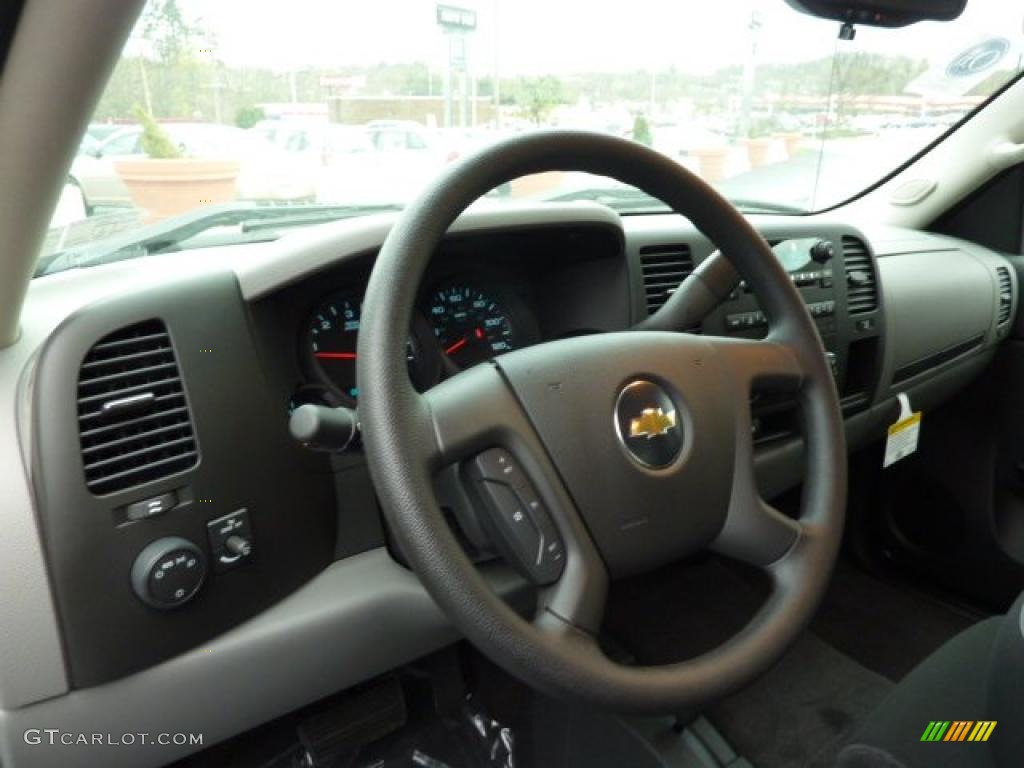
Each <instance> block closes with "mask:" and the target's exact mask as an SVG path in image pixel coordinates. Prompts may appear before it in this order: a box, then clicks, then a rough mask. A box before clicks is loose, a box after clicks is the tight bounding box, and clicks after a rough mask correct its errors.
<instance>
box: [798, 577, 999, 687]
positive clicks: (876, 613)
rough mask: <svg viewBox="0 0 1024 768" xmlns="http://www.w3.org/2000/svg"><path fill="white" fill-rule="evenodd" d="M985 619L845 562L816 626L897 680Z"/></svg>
mask: <svg viewBox="0 0 1024 768" xmlns="http://www.w3.org/2000/svg"><path fill="white" fill-rule="evenodd" d="M981 618H984V617H982V616H979V615H975V614H971V613H969V612H967V611H964V610H961V609H958V608H956V607H953V606H950V605H947V604H945V603H942V602H940V601H938V600H937V599H933V598H932V597H930V596H928V595H925V594H922V593H920V592H917V591H915V590H913V589H912V588H910V587H906V586H903V585H901V584H894V583H890V582H888V581H882V580H880V579H878V578H876V577H874V576H871V575H870V574H868V573H866V572H864V571H863V570H861V569H860V568H858V567H856V566H854V565H852V564H848V563H840V564H839V565H838V566H837V568H836V571H835V573H834V574H833V576H832V583H831V585H830V586H829V590H828V592H827V593H826V595H825V599H824V600H823V601H822V604H821V607H820V608H819V609H818V613H817V615H816V616H815V619H814V622H813V623H812V624H811V629H812V631H813V632H814V633H815V634H817V635H818V636H819V637H821V638H822V639H823V640H825V641H826V642H828V643H829V644H830V645H832V646H834V647H835V648H837V649H838V650H840V651H842V652H843V653H845V654H846V655H848V656H850V657H852V658H853V659H855V660H856V661H858V662H859V663H861V664H863V665H864V666H865V667H867V668H868V669H870V670H872V671H874V672H877V673H878V674H880V675H884V676H885V677H887V678H889V679H890V680H895V681H898V680H902V679H903V678H904V677H905V676H906V674H907V673H908V672H910V670H912V669H913V668H914V667H916V666H917V665H918V664H919V663H920V662H921V661H922V660H924V659H925V658H927V657H928V656H930V655H931V654H932V653H933V652H934V651H935V650H936V649H938V648H939V646H941V645H942V644H943V643H945V642H946V641H947V640H950V639H951V638H952V637H953V636H954V635H957V634H959V633H960V632H962V631H963V630H965V629H967V628H968V627H969V626H971V625H972V624H974V623H975V622H977V621H978V620H979V619H981Z"/></svg>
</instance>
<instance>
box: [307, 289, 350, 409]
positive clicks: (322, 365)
mask: <svg viewBox="0 0 1024 768" xmlns="http://www.w3.org/2000/svg"><path fill="white" fill-rule="evenodd" d="M359 315H360V306H359V303H358V300H357V299H356V298H354V297H352V296H345V295H339V296H335V297H333V298H331V299H328V300H327V301H325V302H323V303H322V304H321V305H320V306H319V307H318V308H317V310H316V312H315V313H314V314H313V319H312V322H311V324H310V326H311V327H310V330H309V346H310V351H311V352H312V353H313V360H314V362H315V365H316V367H317V369H318V371H319V372H320V373H321V374H322V376H323V377H324V378H325V379H327V382H326V383H329V384H333V385H334V387H335V388H337V390H339V391H340V392H341V393H342V394H344V395H347V396H348V397H350V398H352V399H353V400H355V399H357V398H358V397H359V390H358V389H357V388H356V341H357V339H358V337H359Z"/></svg>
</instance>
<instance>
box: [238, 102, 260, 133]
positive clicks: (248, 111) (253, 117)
mask: <svg viewBox="0 0 1024 768" xmlns="http://www.w3.org/2000/svg"><path fill="white" fill-rule="evenodd" d="M266 116H267V115H266V113H265V112H264V111H263V110H262V109H261V108H260V107H254V106H252V105H249V106H245V107H239V108H238V110H237V111H236V112H235V125H237V126H238V127H239V128H252V127H253V126H254V125H256V123H258V122H259V121H260V120H262V119H263V118H265V117H266Z"/></svg>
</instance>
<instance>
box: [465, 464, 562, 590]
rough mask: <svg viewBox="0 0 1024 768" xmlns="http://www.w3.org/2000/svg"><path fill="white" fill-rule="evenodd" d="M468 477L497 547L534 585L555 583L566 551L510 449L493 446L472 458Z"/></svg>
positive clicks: (485, 525) (544, 508) (537, 495)
mask: <svg viewBox="0 0 1024 768" xmlns="http://www.w3.org/2000/svg"><path fill="white" fill-rule="evenodd" d="M470 474H471V475H472V485H473V487H474V488H475V490H476V491H477V495H478V496H479V497H480V500H481V502H482V504H483V507H484V509H485V510H486V514H485V515H483V517H484V521H483V522H484V528H485V529H486V530H487V532H488V533H489V534H490V536H491V538H492V540H493V543H494V544H495V546H497V547H498V549H499V550H500V551H501V553H502V554H503V555H504V556H505V558H506V559H507V560H508V561H509V562H510V563H512V564H513V565H514V566H516V567H518V568H519V570H520V571H522V572H523V574H524V575H525V576H526V577H527V578H529V579H530V580H531V581H533V582H534V583H535V584H550V583H552V582H554V581H556V580H557V579H558V577H559V576H561V575H562V569H563V568H564V566H565V547H564V545H563V544H562V540H561V538H560V537H559V535H558V530H557V529H556V528H555V524H554V522H553V521H552V519H551V515H550V514H549V513H548V509H547V507H546V506H545V505H544V503H543V502H542V501H541V499H540V495H539V494H538V493H537V491H536V489H535V488H534V487H533V484H532V483H531V482H530V481H529V479H528V478H527V477H526V475H525V474H524V473H523V471H522V469H521V468H520V467H519V464H518V462H516V461H515V459H514V458H513V457H512V455H511V454H510V453H509V452H508V451H506V450H503V449H501V448H493V449H491V450H489V451H485V452H484V453H482V454H480V455H479V456H477V457H476V459H475V461H473V462H472V464H471V465H470Z"/></svg>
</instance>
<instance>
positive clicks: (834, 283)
mask: <svg viewBox="0 0 1024 768" xmlns="http://www.w3.org/2000/svg"><path fill="white" fill-rule="evenodd" d="M766 234H767V236H768V243H769V245H771V246H772V251H773V252H774V254H775V256H776V258H778V260H779V261H780V263H781V264H782V266H783V267H785V269H786V271H787V272H788V273H789V275H790V278H791V279H792V281H793V284H794V285H795V286H796V288H797V290H798V291H799V292H800V295H801V297H802V298H803V300H804V303H805V304H806V305H807V311H808V312H809V314H810V315H811V317H812V318H813V319H814V323H815V326H816V327H817V329H818V333H819V334H820V335H821V340H822V342H823V344H824V346H825V350H826V353H827V354H828V358H829V363H830V365H831V367H832V373H833V375H834V376H835V379H836V385H837V387H838V389H839V394H840V398H841V401H842V407H843V411H844V413H845V414H847V415H849V414H852V413H856V412H857V411H859V410H862V409H864V408H866V407H867V406H868V404H869V401H870V393H871V392H872V391H873V388H874V386H875V384H876V382H877V377H878V373H879V370H880V362H881V360H880V333H881V328H882V323H881V311H882V308H881V304H880V298H879V290H878V270H877V267H876V264H875V260H874V257H873V255H872V254H871V252H870V250H869V249H868V246H867V245H866V242H865V241H864V240H863V239H862V238H860V237H859V236H857V235H855V234H853V233H849V232H844V231H831V230H829V229H828V228H823V229H822V230H820V231H817V232H808V233H803V232H796V233H793V234H792V235H789V236H787V235H784V234H781V233H780V234H779V235H777V236H774V235H773V234H770V233H766ZM701 332H702V333H706V334H710V335H716V336H739V337H744V338H763V337H765V336H766V335H767V333H768V318H767V317H766V316H765V313H764V312H763V311H762V310H761V308H760V306H759V304H758V301H757V297H756V296H755V295H754V294H753V293H752V292H751V290H750V289H749V288H748V287H747V286H746V284H745V283H744V282H741V283H740V285H739V286H738V287H737V288H736V290H734V291H733V292H732V294H731V295H730V296H729V297H728V299H727V300H726V301H725V302H723V303H722V305H721V306H720V307H719V308H718V309H717V310H716V311H715V312H714V313H712V314H711V315H710V316H709V317H708V318H707V319H706V320H705V321H704V323H703V325H702V327H701ZM752 407H753V411H754V439H755V441H756V442H759V443H761V442H766V441H769V440H774V439H777V438H782V437H789V436H791V435H793V434H795V433H796V427H797V425H796V411H795V404H794V403H793V402H792V400H791V399H788V398H778V397H768V396H765V395H755V399H754V402H753V403H752Z"/></svg>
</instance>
